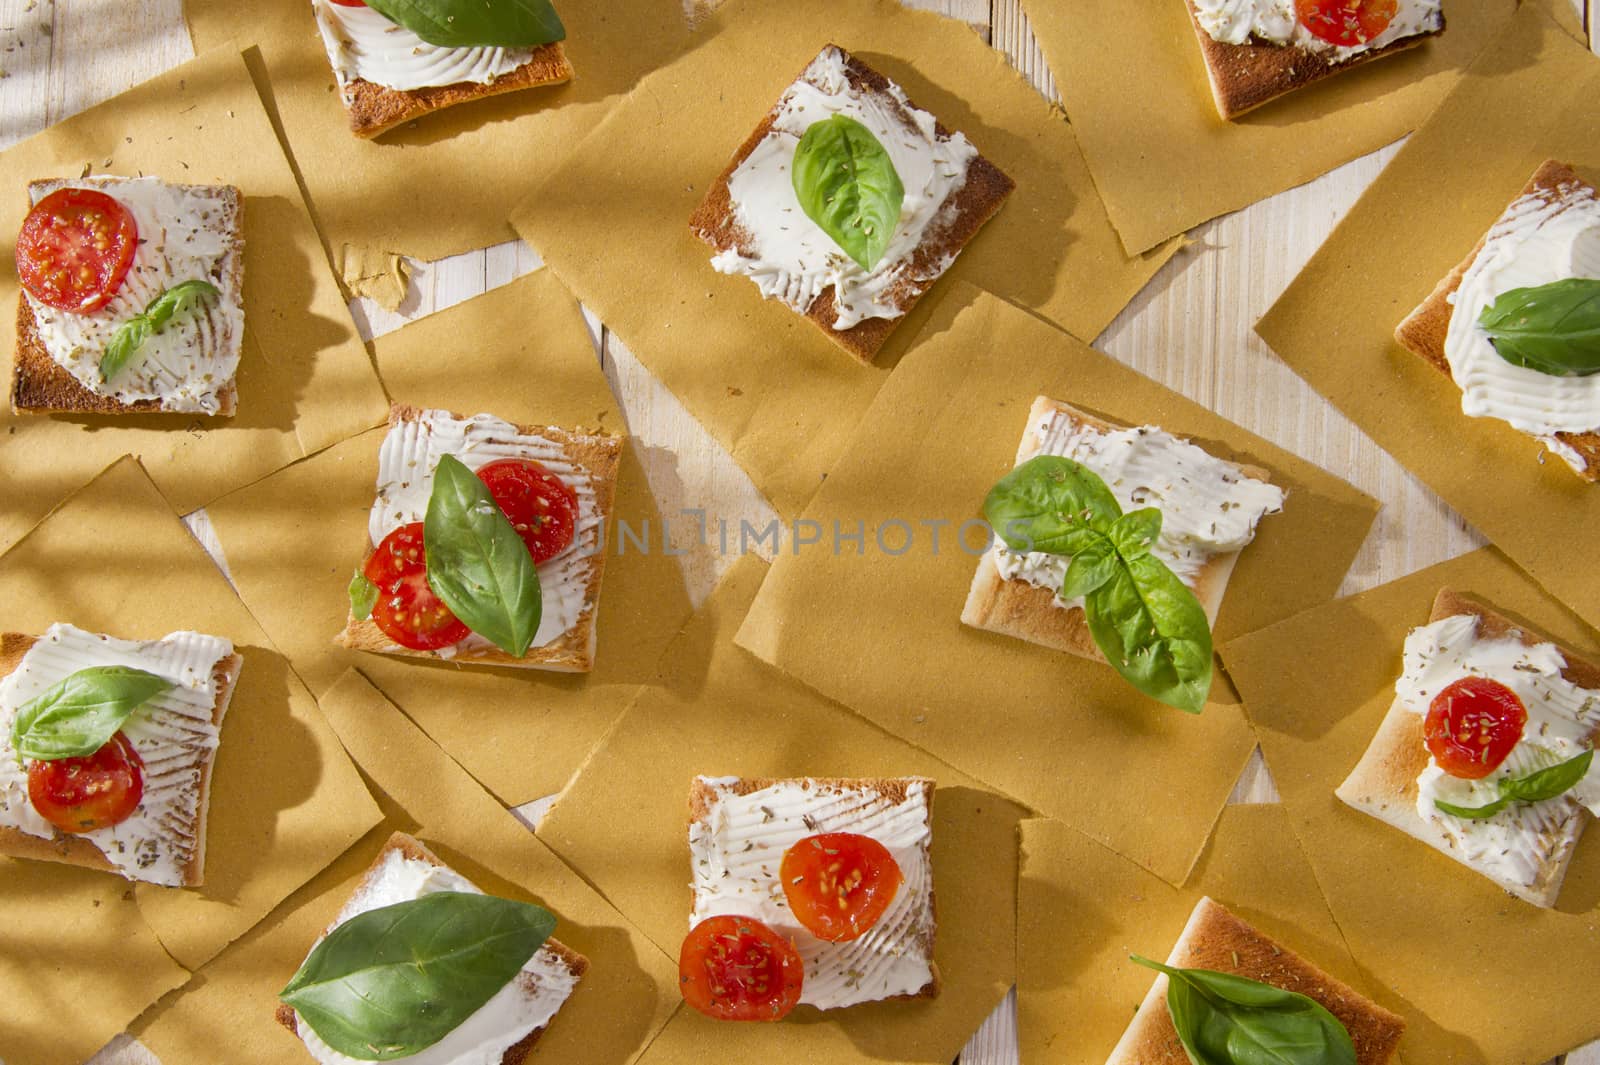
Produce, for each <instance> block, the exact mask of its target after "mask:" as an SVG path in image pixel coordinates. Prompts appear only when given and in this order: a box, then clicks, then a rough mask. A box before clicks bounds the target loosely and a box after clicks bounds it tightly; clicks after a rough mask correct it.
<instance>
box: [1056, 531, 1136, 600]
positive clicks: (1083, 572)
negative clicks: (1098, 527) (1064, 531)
mask: <svg viewBox="0 0 1600 1065" xmlns="http://www.w3.org/2000/svg"><path fill="white" fill-rule="evenodd" d="M1089 535H1090V536H1091V537H1092V538H1093V540H1092V542H1091V543H1088V544H1085V545H1084V546H1083V547H1082V548H1081V549H1079V550H1078V551H1077V552H1076V553H1074V554H1073V556H1072V561H1071V562H1069V563H1067V573H1066V576H1065V577H1064V578H1063V579H1062V581H1061V598H1063V599H1079V598H1082V597H1083V596H1086V595H1088V594H1089V593H1090V592H1092V591H1094V590H1095V589H1096V588H1100V587H1102V586H1103V585H1104V584H1105V583H1106V582H1107V581H1109V580H1110V579H1111V578H1112V577H1114V576H1116V572H1117V567H1118V566H1119V565H1121V560H1120V559H1118V558H1117V552H1116V550H1115V549H1114V548H1113V547H1112V546H1111V541H1110V540H1107V539H1106V538H1105V537H1103V536H1100V535H1099V534H1097V533H1090V534H1089Z"/></svg>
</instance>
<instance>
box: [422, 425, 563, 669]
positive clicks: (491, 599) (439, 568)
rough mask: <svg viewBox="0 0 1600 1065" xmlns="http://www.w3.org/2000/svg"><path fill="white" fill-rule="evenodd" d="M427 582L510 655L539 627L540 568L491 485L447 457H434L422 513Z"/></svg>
mask: <svg viewBox="0 0 1600 1065" xmlns="http://www.w3.org/2000/svg"><path fill="white" fill-rule="evenodd" d="M422 540H423V551H424V554H425V557H426V560H427V571H428V586H429V587H430V588H432V589H433V593H434V594H435V595H437V596H438V597H439V598H440V599H441V600H443V602H444V605H445V606H447V607H449V608H450V611H451V613H453V614H455V616H456V617H457V618H459V619H460V620H461V622H462V624H464V625H466V626H467V628H469V629H471V630H472V631H473V632H475V633H477V634H478V635H480V636H482V637H483V638H484V639H486V640H488V641H489V642H490V643H493V644H494V645H495V646H496V647H498V648H500V649H501V650H502V651H504V652H505V653H506V654H508V655H512V656H514V657H516V658H521V657H522V656H523V655H525V654H527V653H528V648H529V647H531V646H532V645H533V639H534V637H535V636H536V635H538V632H539V619H540V617H541V616H542V614H543V607H544V604H543V598H542V596H541V593H540V588H539V571H538V569H537V567H535V565H534V562H533V556H532V555H530V554H529V553H528V545H527V544H525V543H523V540H522V537H521V536H519V535H518V534H517V530H516V529H514V528H512V526H511V522H510V520H509V519H507V518H506V516H505V513H504V512H503V511H501V509H500V507H499V505H498V504H496V503H495V501H494V496H492V495H491V494H490V493H489V488H488V486H487V485H485V484H484V483H483V482H482V481H481V480H479V479H478V476H477V474H475V473H473V472H472V471H471V470H469V469H467V467H466V466H465V465H464V464H463V463H462V462H461V460H460V459H457V458H456V457H455V456H453V455H445V456H444V457H443V458H442V459H440V460H439V465H438V468H437V469H435V470H434V474H433V491H432V493H431V494H430V495H429V497H428V510H427V514H426V516H425V517H424V518H423V529H422Z"/></svg>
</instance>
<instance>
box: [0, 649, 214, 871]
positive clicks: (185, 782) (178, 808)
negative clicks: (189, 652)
mask: <svg viewBox="0 0 1600 1065" xmlns="http://www.w3.org/2000/svg"><path fill="white" fill-rule="evenodd" d="M168 639H171V637H168ZM39 640H40V637H37V636H25V635H22V634H20V633H15V632H7V633H0V677H9V676H10V675H11V674H13V673H15V672H16V671H17V669H18V667H20V666H21V665H22V662H23V658H24V657H25V656H26V655H27V653H28V651H29V650H31V649H32V648H33V646H34V645H35V644H37V643H38V642H39ZM161 642H163V641H152V645H157V644H159V643H161ZM243 661H244V660H243V659H242V658H241V657H240V656H239V655H238V654H237V653H233V654H227V655H224V656H223V657H221V658H219V659H217V660H216V661H215V662H214V663H213V664H212V665H211V667H210V672H211V678H212V681H213V683H214V684H215V685H216V698H215V701H214V702H213V704H212V707H211V715H210V718H209V721H208V723H209V725H210V726H211V728H213V729H217V730H220V729H221V728H222V719H223V717H224V716H225V715H226V714H227V712H228V704H229V702H230V701H231V700H232V698H233V690H234V686H235V685H236V683H237V682H238V679H239V669H240V667H241V665H242V664H243ZM41 668H48V666H47V665H46V666H42V667H41ZM149 668H150V670H151V671H152V672H158V671H159V669H160V667H159V665H154V664H152V665H150V666H149ZM70 672H73V671H68V673H63V674H62V676H61V677H56V678H53V680H52V683H54V681H55V680H62V679H65V677H66V676H67V675H68V674H69V673H70ZM140 712H141V713H144V712H145V711H143V710H141V711H140ZM157 712H158V713H160V714H161V724H162V729H163V731H164V733H165V736H164V741H165V742H164V743H163V744H162V747H161V748H159V749H158V748H154V747H150V746H146V745H145V744H144V743H142V742H141V741H140V740H139V739H138V738H137V737H132V736H130V739H132V740H133V743H134V749H135V750H136V751H138V752H139V754H140V755H141V757H142V758H143V759H144V761H145V773H144V788H145V793H144V797H143V799H142V801H141V803H140V806H139V808H137V809H136V810H135V815H136V816H137V814H138V813H139V811H140V810H143V809H145V808H147V807H149V806H150V805H151V804H152V803H153V802H155V801H156V800H157V799H160V800H162V801H166V802H171V803H172V807H171V808H169V810H168V812H167V814H166V815H165V816H164V817H163V818H162V823H161V831H162V833H163V834H164V835H165V837H166V838H165V839H162V840H159V841H157V843H156V846H159V847H160V848H161V851H162V853H163V854H164V855H165V856H169V857H171V858H173V859H174V860H176V861H177V864H178V871H179V879H178V881H177V882H176V883H173V884H167V885H166V886H173V887H179V886H181V887H199V886H200V885H202V884H203V883H205V863H206V820H207V815H208V813H209V811H210V804H211V767H212V763H213V762H214V761H215V760H216V753H217V749H216V745H215V743H214V742H210V741H209V737H208V736H207V735H205V734H204V733H203V732H202V731H201V730H199V729H197V728H195V727H194V723H193V721H192V720H191V719H188V718H185V717H184V716H183V715H180V714H176V713H173V712H170V711H165V710H161V711H157ZM10 736H11V720H10V719H9V717H6V718H5V719H4V720H0V758H3V759H5V760H6V762H7V765H8V766H9V765H14V764H15V763H16V761H17V759H16V754H15V752H14V751H12V749H11V740H10ZM3 790H4V787H3V785H0V792H3ZM18 798H19V799H20V801H22V802H27V801H28V800H27V799H26V797H24V796H18ZM0 817H7V815H6V811H5V796H4V794H0ZM7 819H8V820H9V818H7ZM112 831H115V830H114V829H111V830H105V829H103V830H100V831H99V832H92V833H87V834H84V835H69V834H67V833H64V832H62V831H60V830H59V829H53V830H52V835H51V836H49V837H48V838H47V837H43V836H39V835H35V834H33V833H31V832H26V831H24V830H23V829H21V828H19V827H15V826H14V825H13V824H0V854H5V855H9V856H10V857H13V858H33V859H38V860H39V861H47V862H64V863H66V864H68V865H79V866H83V867H84V868H86V869H99V870H103V871H105V872H109V873H116V874H118V875H119V876H124V877H126V878H127V879H129V880H146V881H148V882H150V883H157V884H160V883H164V881H163V880H161V879H159V878H157V877H156V876H155V875H154V874H146V875H139V874H140V871H141V870H143V869H146V868H148V867H149V866H150V865H151V864H154V863H153V862H147V861H145V860H144V858H143V857H142V849H141V848H142V845H143V844H144V843H145V842H146V841H142V840H141V841H138V845H136V847H135V856H136V858H135V861H136V867H135V868H134V869H133V870H130V871H127V872H124V871H123V870H122V869H121V868H119V867H118V866H117V865H116V864H115V863H114V862H112V861H111V860H110V858H108V857H107V854H106V851H105V850H104V849H102V847H101V845H100V843H101V842H104V843H105V844H106V845H107V846H119V847H120V848H123V849H125V847H126V841H124V840H121V839H119V838H115V837H110V836H108V835H107V833H109V832H112Z"/></svg>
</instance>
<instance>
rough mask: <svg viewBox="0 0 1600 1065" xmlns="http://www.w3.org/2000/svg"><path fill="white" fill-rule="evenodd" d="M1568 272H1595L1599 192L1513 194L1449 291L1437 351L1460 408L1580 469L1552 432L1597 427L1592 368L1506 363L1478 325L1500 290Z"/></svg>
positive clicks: (1596, 380) (1599, 398) (1598, 381)
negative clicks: (1583, 371)
mask: <svg viewBox="0 0 1600 1065" xmlns="http://www.w3.org/2000/svg"><path fill="white" fill-rule="evenodd" d="M1572 277H1592V278H1600V197H1596V195H1595V192H1594V190H1593V189H1591V188H1589V187H1588V186H1585V185H1581V184H1573V185H1571V186H1564V187H1562V188H1561V189H1560V190H1559V191H1558V193H1557V194H1556V195H1553V196H1550V195H1543V194H1530V195H1527V196H1523V197H1521V198H1519V199H1518V200H1517V201H1516V202H1515V203H1513V204H1512V205H1511V206H1510V207H1509V208H1507V209H1506V212H1505V213H1504V214H1502V215H1501V216H1500V218H1499V220H1498V221H1497V222H1495V224H1494V226H1493V227H1492V228H1490V230H1489V233H1488V235H1487V236H1486V237H1485V238H1484V243H1483V247H1482V249H1481V250H1480V251H1479V252H1478V254H1477V256H1476V257H1475V258H1474V259H1473V261H1472V265H1471V266H1470V267H1468V268H1467V271H1466V273H1465V274H1464V275H1463V276H1462V278H1461V285H1460V287H1459V288H1458V289H1457V290H1456V292H1455V293H1454V295H1453V296H1452V297H1451V302H1452V303H1453V304H1454V310H1453V311H1452V312H1451V315H1450V328H1449V331H1448V333H1447V334H1446V335H1445V342H1444V354H1445V359H1446V360H1447V361H1448V362H1449V364H1450V376H1451V377H1453V378H1454V379H1455V382H1456V384H1457V385H1459V386H1460V387H1461V409H1462V411H1464V412H1465V413H1466V414H1469V415H1471V416H1472V417H1474V418H1499V419H1501V420H1502V421H1505V422H1508V423H1510V424H1511V425H1512V426H1513V427H1514V428H1517V429H1520V430H1522V431H1523V432H1525V433H1529V434H1531V435H1533V436H1536V437H1538V438H1539V439H1540V441H1542V442H1543V443H1544V445H1545V447H1547V448H1549V449H1550V450H1551V451H1552V452H1554V453H1555V454H1557V455H1559V456H1560V457H1561V458H1562V459H1564V460H1565V461H1566V462H1567V463H1568V464H1569V465H1571V466H1572V467H1573V468H1574V469H1576V470H1578V471H1579V472H1582V471H1583V470H1584V469H1585V467H1586V465H1587V464H1586V463H1585V461H1584V459H1583V457H1582V456H1581V455H1580V454H1579V453H1578V452H1577V451H1575V450H1574V449H1572V448H1571V447H1569V446H1568V445H1566V444H1564V443H1563V442H1562V441H1561V440H1560V439H1558V438H1557V437H1556V436H1555V434H1556V433H1558V432H1569V433H1579V432H1589V431H1592V430H1595V429H1600V374H1596V375H1594V376H1590V377H1556V376H1552V375H1550V374H1544V373H1540V372H1539V371H1537V370H1530V369H1528V368H1526V367H1522V366H1513V365H1512V364H1511V363H1509V362H1507V361H1506V360H1505V359H1502V358H1501V357H1500V356H1499V355H1498V354H1497V353H1496V352H1495V349H1494V344H1493V343H1492V342H1491V341H1490V340H1489V337H1488V335H1487V334H1485V333H1484V331H1483V330H1482V329H1481V328H1480V327H1479V325H1478V317H1479V316H1480V315H1481V314H1482V313H1483V311H1484V308H1486V307H1488V306H1489V305H1490V304H1492V303H1493V302H1494V301H1495V299H1496V298H1497V297H1499V296H1501V295H1503V294H1505V293H1506V292H1509V291H1511V290H1512V289H1517V288H1533V287H1537V286H1539V285H1547V284H1550V283H1551V282H1554V281H1562V280H1565V279H1567V278H1572Z"/></svg>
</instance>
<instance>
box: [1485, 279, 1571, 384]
mask: <svg viewBox="0 0 1600 1065" xmlns="http://www.w3.org/2000/svg"><path fill="white" fill-rule="evenodd" d="M1478 326H1479V328H1481V329H1482V330H1483V331H1484V332H1485V333H1487V334H1489V339H1490V340H1491V341H1492V342H1493V343H1494V349H1495V351H1496V352H1498V353H1499V355H1500V357H1501V358H1502V359H1504V360H1506V361H1507V362H1509V363H1511V364H1512V365H1513V366H1525V367H1527V368H1528V369H1530V370H1537V371H1538V372H1540V373H1542V374H1549V375H1551V376H1553V377H1587V376H1589V375H1590V374H1593V373H1600V278H1584V277H1571V278H1567V279H1566V280H1564V281H1556V282H1554V283H1552V284H1549V285H1539V286H1536V287H1534V288H1514V289H1512V290H1511V291H1510V292H1505V293H1502V294H1501V295H1500V296H1499V297H1498V298H1496V299H1495V301H1494V302H1493V303H1491V304H1490V305H1489V306H1487V307H1485V308H1484V309H1483V313H1482V314H1481V315H1479V316H1478Z"/></svg>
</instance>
